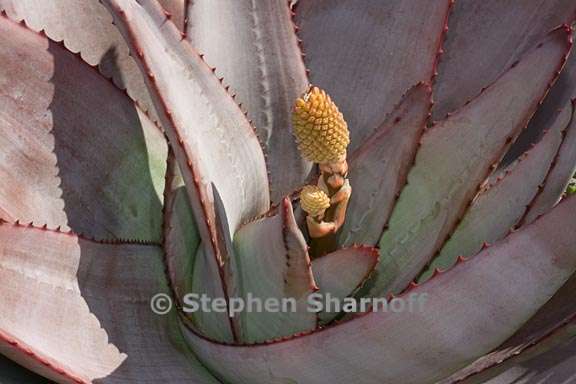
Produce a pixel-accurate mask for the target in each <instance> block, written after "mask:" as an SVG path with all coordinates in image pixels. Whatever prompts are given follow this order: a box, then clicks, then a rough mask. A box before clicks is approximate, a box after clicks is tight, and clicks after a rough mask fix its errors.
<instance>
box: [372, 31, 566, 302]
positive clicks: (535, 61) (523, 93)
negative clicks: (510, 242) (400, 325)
mask: <svg viewBox="0 0 576 384" xmlns="http://www.w3.org/2000/svg"><path fill="white" fill-rule="evenodd" d="M570 33H571V31H569V30H567V29H565V28H561V29H558V30H555V31H553V32H551V33H550V35H548V36H547V38H546V39H545V40H544V41H543V42H542V43H541V44H539V45H538V46H537V47H536V48H535V49H533V50H531V51H530V52H529V53H528V54H526V55H525V57H524V58H523V59H522V60H521V61H519V63H518V64H517V65H514V66H513V67H511V68H510V69H509V70H508V71H507V72H506V73H505V74H504V75H503V76H502V77H500V78H499V79H498V80H497V81H496V82H495V83H494V84H493V85H492V86H490V87H489V88H487V89H486V90H485V91H484V92H483V93H482V94H481V95H479V96H478V97H477V98H475V99H474V100H472V101H471V102H470V103H469V104H467V105H466V106H465V107H463V108H462V109H461V110H459V111H458V112H457V113H455V114H453V115H451V116H450V117H449V118H447V119H446V120H444V121H442V122H440V123H438V124H437V125H436V126H434V127H432V128H431V129H429V130H428V131H427V132H426V133H425V134H424V136H423V138H422V144H421V146H420V149H419V151H418V154H417V157H416V162H415V166H414V167H413V168H412V170H411V171H410V173H409V175H408V184H407V186H406V188H404V190H403V191H402V193H401V195H400V198H399V200H398V203H397V204H396V207H395V208H394V211H393V212H392V216H391V218H390V222H389V228H388V230H387V231H386V232H384V235H383V236H382V238H381V240H380V256H381V261H380V263H379V265H378V271H379V273H378V275H377V280H376V281H375V283H374V287H373V290H372V294H374V295H381V294H387V293H390V292H392V293H397V292H399V291H402V290H403V289H404V288H406V287H407V286H408V284H409V283H410V282H411V281H413V280H414V279H415V278H416V277H417V275H418V274H419V273H420V272H421V271H422V269H423V268H424V267H425V265H426V264H427V263H428V262H429V261H430V260H431V259H432V258H433V257H434V255H435V253H436V252H437V251H438V250H440V249H441V247H442V246H443V245H444V243H445V242H446V241H447V240H448V237H449V236H450V234H451V233H452V232H453V231H454V230H455V227H456V225H457V224H458V221H459V219H460V218H461V217H462V216H463V215H464V214H465V212H466V210H467V208H468V207H469V204H470V203H471V202H472V200H473V198H474V196H475V195H476V193H477V192H478V189H479V187H480V186H481V185H482V183H483V181H484V180H485V179H486V178H487V177H488V175H489V174H490V173H491V170H492V169H493V165H494V164H496V163H497V162H498V161H499V160H500V159H501V157H502V156H503V155H504V153H505V152H506V150H507V149H508V148H509V146H510V143H511V142H512V141H513V139H514V138H515V137H516V136H517V135H518V134H519V133H520V131H521V130H522V129H523V128H524V127H525V126H526V124H527V123H528V121H529V119H530V117H531V116H532V114H533V113H534V111H535V110H536V108H537V107H538V105H539V102H540V100H541V99H542V97H543V96H544V95H545V94H546V91H547V90H548V88H549V87H550V85H551V84H552V83H553V81H554V79H555V78H556V76H557V72H558V70H559V69H560V68H561V67H562V65H563V63H564V61H565V59H566V55H567V54H568V52H569V50H570V48H571V45H572V43H571V41H570V40H569V36H570Z"/></svg>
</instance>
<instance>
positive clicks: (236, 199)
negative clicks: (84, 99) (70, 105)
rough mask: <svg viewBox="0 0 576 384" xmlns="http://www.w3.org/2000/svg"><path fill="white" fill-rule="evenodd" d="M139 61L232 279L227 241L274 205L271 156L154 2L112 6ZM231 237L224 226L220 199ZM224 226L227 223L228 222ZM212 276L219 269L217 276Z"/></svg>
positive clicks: (202, 222)
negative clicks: (269, 171) (268, 167)
mask: <svg viewBox="0 0 576 384" xmlns="http://www.w3.org/2000/svg"><path fill="white" fill-rule="evenodd" d="M104 3H105V4H106V5H107V7H108V8H109V9H110V11H111V12H112V14H113V15H115V20H116V24H117V25H118V27H119V29H120V30H121V32H122V33H123V35H124V36H125V38H126V40H127V41H128V42H129V45H130V47H131V49H132V51H133V53H134V56H135V57H137V58H138V60H137V61H138V63H139V65H140V68H141V70H142V72H143V73H144V75H145V76H146V79H147V84H148V86H149V88H150V89H151V91H152V94H153V96H154V100H155V103H156V105H157V109H158V111H159V113H160V117H161V120H162V122H163V126H164V128H165V129H166V134H167V136H168V138H169V140H170V144H171V145H172V147H173V149H174V152H175V155H176V159H177V160H178V164H179V166H180V170H181V171H182V173H183V178H184V181H185V183H186V188H187V190H188V194H189V197H190V202H191V206H192V208H193V210H194V217H195V220H196V223H197V226H198V230H199V233H200V237H201V238H202V241H203V243H204V245H205V247H204V248H205V249H204V250H205V251H207V252H208V254H207V256H208V257H213V258H214V259H215V262H216V263H217V267H218V269H219V276H220V279H221V280H222V281H221V285H222V287H223V289H224V293H225V294H227V292H226V291H227V289H226V286H231V284H230V281H226V278H227V273H226V272H225V269H226V266H225V265H224V264H225V261H226V258H227V256H226V252H227V250H226V249H225V247H223V244H222V241H221V240H222V239H223V238H225V237H230V238H232V236H233V234H234V233H235V232H236V230H237V229H238V227H239V226H240V224H241V223H243V222H246V221H248V220H250V219H252V218H254V217H256V216H258V215H260V214H262V213H264V212H266V211H267V210H268V208H269V205H270V200H269V189H268V176H267V170H266V163H265V159H264V154H263V152H262V149H261V147H260V144H259V142H258V138H257V137H256V135H255V133H254V131H253V129H252V127H251V126H250V124H249V123H248V120H247V119H246V118H245V116H244V115H243V113H242V111H241V110H240V109H239V108H238V106H237V105H236V103H235V102H234V100H233V99H232V98H231V97H230V96H229V95H228V94H227V93H226V90H225V89H224V87H222V85H221V84H220V82H219V80H218V78H217V77H216V76H214V74H213V73H212V71H211V70H210V68H209V67H208V66H207V65H206V64H205V63H204V62H203V61H202V59H201V58H200V56H198V54H197V53H196V52H195V51H194V50H193V49H192V48H191V46H190V45H189V43H188V42H187V41H186V40H183V39H182V35H181V34H180V32H178V30H177V29H176V27H175V26H174V24H173V23H171V22H170V21H169V20H167V19H166V16H165V15H164V13H163V11H162V9H161V7H160V5H159V4H158V3H157V2H156V1H155V0H147V1H142V2H141V3H137V2H134V1H128V0H106V1H104ZM216 193H217V194H218V195H219V196H220V198H221V200H222V204H223V211H224V212H225V220H227V222H226V223H225V224H226V225H225V226H226V227H227V228H228V231H229V233H226V234H224V233H221V232H220V231H219V229H218V225H217V222H216V221H217V219H218V218H217V217H216V209H215V206H214V199H215V196H214V195H215V194H216ZM222 219H224V216H222ZM211 269H212V268H211Z"/></svg>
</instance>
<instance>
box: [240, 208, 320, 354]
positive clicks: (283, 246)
mask: <svg viewBox="0 0 576 384" xmlns="http://www.w3.org/2000/svg"><path fill="white" fill-rule="evenodd" d="M234 247H235V250H236V268H237V273H238V275H239V280H240V281H239V283H238V286H239V287H240V291H239V292H237V295H236V296H237V297H239V298H242V299H244V301H245V303H249V302H250V298H249V295H250V296H251V297H253V298H255V299H257V300H260V302H264V303H265V302H266V301H267V300H270V301H271V300H273V301H276V302H280V303H282V301H284V300H291V301H293V302H294V303H295V305H294V304H290V306H291V307H290V308H288V307H287V309H288V310H280V311H267V310H265V309H264V310H255V309H252V310H248V309H247V310H245V311H244V312H243V313H241V314H240V326H241V332H240V335H241V337H240V340H241V341H243V342H245V343H254V342H262V341H265V340H269V339H273V338H277V337H283V336H290V335H293V334H295V333H298V332H304V331H310V330H312V329H314V328H316V325H317V319H316V314H315V313H313V312H312V311H309V310H308V307H307V300H308V296H309V295H310V294H311V293H313V292H315V291H316V290H317V289H318V288H317V286H316V282H315V281H314V276H313V274H312V268H311V266H310V257H309V255H308V246H307V245H306V241H305V239H304V235H303V234H302V232H301V231H300V229H299V228H298V226H297V225H296V222H295V219H294V214H293V211H292V204H291V203H290V199H288V198H284V200H283V201H282V202H281V204H280V206H279V207H278V212H276V213H275V214H273V215H271V216H266V217H263V218H261V219H258V220H256V221H253V222H251V223H248V224H246V225H244V226H243V227H242V228H240V230H239V231H238V233H237V234H236V236H235V238H234Z"/></svg>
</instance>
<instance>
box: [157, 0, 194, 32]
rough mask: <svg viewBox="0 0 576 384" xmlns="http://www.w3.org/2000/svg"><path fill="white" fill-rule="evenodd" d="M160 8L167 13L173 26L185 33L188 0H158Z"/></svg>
mask: <svg viewBox="0 0 576 384" xmlns="http://www.w3.org/2000/svg"><path fill="white" fill-rule="evenodd" d="M158 2H159V3H160V5H161V6H162V8H164V10H165V11H166V12H167V16H168V17H169V18H170V20H172V22H173V23H174V25H176V27H178V29H179V30H180V31H182V32H184V33H185V32H186V25H187V23H188V21H189V20H188V16H187V15H188V9H187V8H188V3H189V2H190V1H189V0H158Z"/></svg>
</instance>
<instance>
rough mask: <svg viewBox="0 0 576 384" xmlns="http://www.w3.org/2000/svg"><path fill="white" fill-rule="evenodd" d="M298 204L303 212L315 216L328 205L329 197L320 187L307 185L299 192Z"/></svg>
mask: <svg viewBox="0 0 576 384" xmlns="http://www.w3.org/2000/svg"><path fill="white" fill-rule="evenodd" d="M300 206H301V207H302V209H303V210H304V212H306V213H308V214H310V215H312V216H316V215H318V214H320V213H322V211H324V210H325V209H327V208H328V207H329V206H330V198H329V197H328V195H327V194H326V192H324V191H323V190H322V189H320V187H318V186H316V185H307V186H305V187H304V188H302V191H301V192H300Z"/></svg>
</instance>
